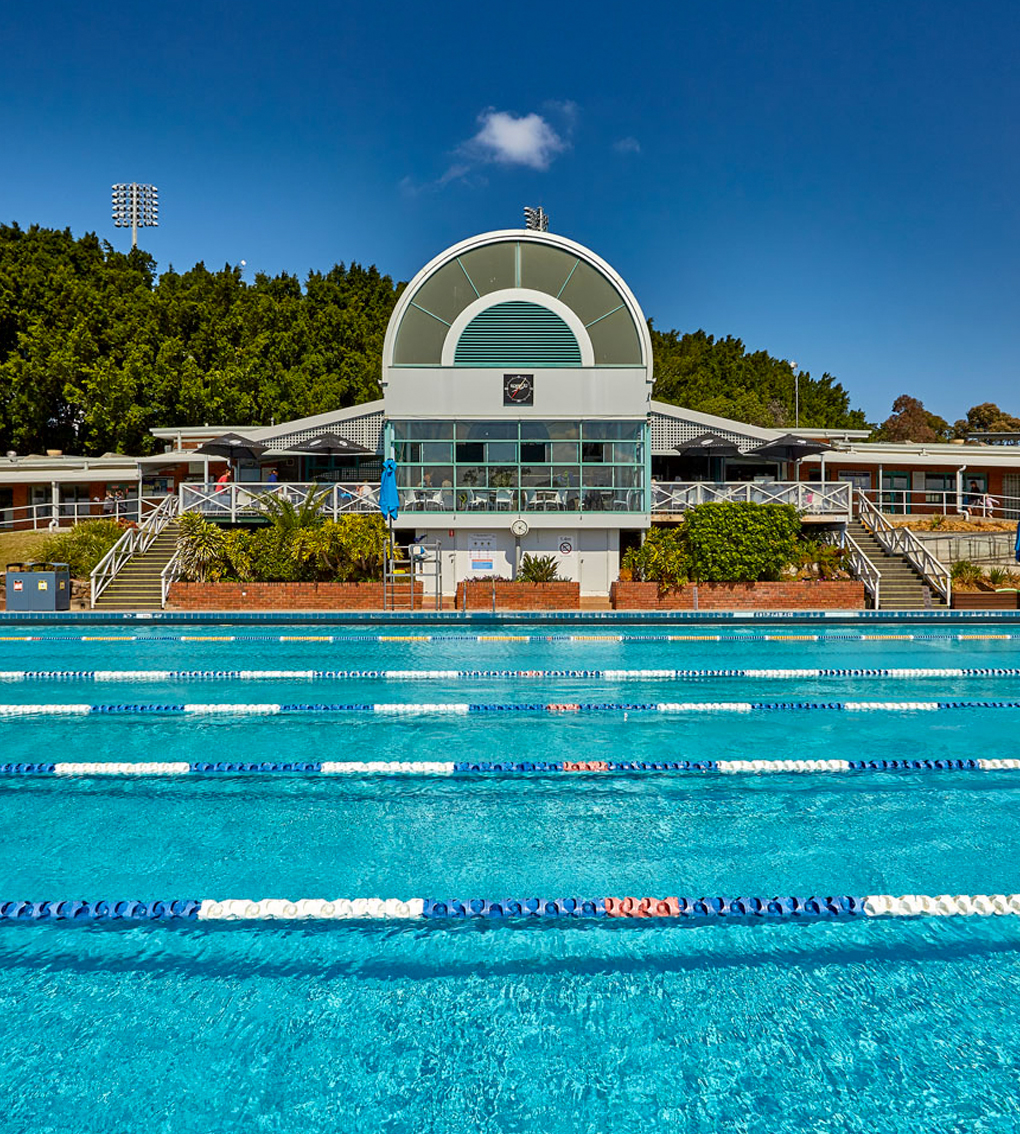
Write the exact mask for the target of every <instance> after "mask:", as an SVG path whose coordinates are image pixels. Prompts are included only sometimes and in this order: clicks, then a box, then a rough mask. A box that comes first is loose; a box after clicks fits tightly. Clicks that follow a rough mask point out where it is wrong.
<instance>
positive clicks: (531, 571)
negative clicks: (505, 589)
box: [517, 552, 565, 583]
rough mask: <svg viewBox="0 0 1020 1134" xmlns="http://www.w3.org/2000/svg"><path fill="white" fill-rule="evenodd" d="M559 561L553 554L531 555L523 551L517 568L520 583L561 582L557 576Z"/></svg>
mask: <svg viewBox="0 0 1020 1134" xmlns="http://www.w3.org/2000/svg"><path fill="white" fill-rule="evenodd" d="M559 566H560V565H559V562H558V561H557V559H556V556H555V555H532V554H530V552H525V553H524V555H523V556H522V557H521V565H520V567H519V568H518V570H517V579H518V581H519V582H521V583H562V582H564V581H565V580H563V579H561V578H560V576H559Z"/></svg>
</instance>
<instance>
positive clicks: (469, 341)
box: [453, 299, 581, 367]
mask: <svg viewBox="0 0 1020 1134" xmlns="http://www.w3.org/2000/svg"><path fill="white" fill-rule="evenodd" d="M453 361H454V365H456V366H500V367H502V366H580V365H581V348H580V347H579V346H578V344H577V339H576V337H575V336H574V332H573V331H572V330H571V329H570V328H569V327H568V326H567V324H566V323H565V322H564V321H563V320H562V319H561V318H560V316H559V315H557V314H555V313H554V312H552V311H550V310H549V309H548V308H546V307H540V306H539V305H538V304H537V303H528V302H527V301H526V300H522V299H511V300H508V301H507V302H506V303H497V304H496V305H495V306H493V307H488V308H486V309H485V310H484V311H482V312H480V313H479V314H478V315H476V316H475V317H474V318H473V319H472V320H471V322H470V323H468V325H467V326H466V327H465V328H464V330H463V332H462V333H461V336H460V339H459V340H458V342H457V349H456V351H455V352H454V356H453Z"/></svg>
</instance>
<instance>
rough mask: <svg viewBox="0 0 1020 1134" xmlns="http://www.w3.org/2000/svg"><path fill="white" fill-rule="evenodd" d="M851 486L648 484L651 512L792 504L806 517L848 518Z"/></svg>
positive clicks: (751, 483)
mask: <svg viewBox="0 0 1020 1134" xmlns="http://www.w3.org/2000/svg"><path fill="white" fill-rule="evenodd" d="M851 501H852V486H851V485H849V484H845V483H842V482H833V483H831V484H816V483H812V482H810V481H772V482H770V483H767V484H756V483H754V482H750V481H746V482H745V481H725V482H720V483H712V482H711V481H675V482H663V481H654V480H653V481H652V511H653V512H672V513H679V512H686V511H687V510H688V509H689V508H694V507H696V506H697V505H699V504H717V503H745V504H792V505H793V506H794V507H795V508H796V509H798V511H800V512H804V513H806V514H808V515H827V514H833V515H841V516H849V515H850V506H851Z"/></svg>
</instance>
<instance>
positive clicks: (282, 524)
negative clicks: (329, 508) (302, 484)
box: [258, 488, 329, 535]
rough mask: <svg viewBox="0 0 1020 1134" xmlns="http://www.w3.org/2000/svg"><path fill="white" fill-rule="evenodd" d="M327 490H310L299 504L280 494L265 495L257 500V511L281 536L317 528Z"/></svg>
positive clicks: (321, 522)
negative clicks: (263, 515) (264, 516)
mask: <svg viewBox="0 0 1020 1134" xmlns="http://www.w3.org/2000/svg"><path fill="white" fill-rule="evenodd" d="M328 496H329V489H328V488H323V489H319V490H316V489H314V488H313V489H312V490H311V491H310V492H309V493H308V495H307V496H305V497H304V499H303V500H302V501H301V503H300V504H294V502H293V501H291V500H289V499H288V498H287V497H286V496H284V495H283V494H282V493H281V494H280V495H275V494H273V495H270V494H269V493H266V494H265V495H264V496H262V497H261V498H260V499H259V505H258V506H259V510H260V511H261V512H263V513H264V514H265V515H266V516H267V517H268V518H269V520H270V521H271V522H272V525H273V527H274V528H276V530H277V531H278V532H280V533H281V534H282V535H291V534H293V533H294V532H297V531H304V530H305V529H307V528H318V527H321V526H322V524H323V516H322V509H323V508H324V507H325V505H326V498H327V497H328Z"/></svg>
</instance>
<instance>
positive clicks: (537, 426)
mask: <svg viewBox="0 0 1020 1134" xmlns="http://www.w3.org/2000/svg"><path fill="white" fill-rule="evenodd" d="M580 436H581V427H580V426H579V425H578V423H577V422H576V421H522V422H521V440H522V441H532V440H534V441H544V440H546V439H547V438H548V439H549V440H550V441H576V440H577V439H578V438H579V437H580Z"/></svg>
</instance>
